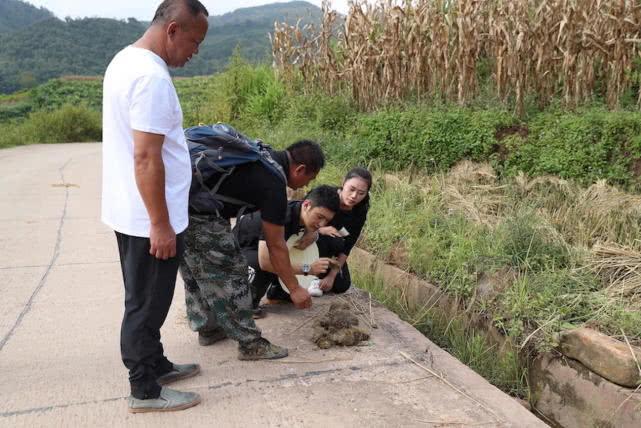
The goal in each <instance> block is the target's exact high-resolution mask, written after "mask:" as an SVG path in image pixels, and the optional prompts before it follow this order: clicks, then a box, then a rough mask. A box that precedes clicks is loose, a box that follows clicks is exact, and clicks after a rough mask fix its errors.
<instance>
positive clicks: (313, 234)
mask: <svg viewBox="0 0 641 428" xmlns="http://www.w3.org/2000/svg"><path fill="white" fill-rule="evenodd" d="M317 240H318V232H317V231H315V230H312V231H305V233H304V234H303V236H301V237H300V238H299V239H298V241H296V242H295V243H294V248H296V249H297V250H304V249H305V248H307V247H309V246H310V245H312V244H313V243H314V242H316V241H317Z"/></svg>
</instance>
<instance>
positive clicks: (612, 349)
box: [350, 248, 641, 428]
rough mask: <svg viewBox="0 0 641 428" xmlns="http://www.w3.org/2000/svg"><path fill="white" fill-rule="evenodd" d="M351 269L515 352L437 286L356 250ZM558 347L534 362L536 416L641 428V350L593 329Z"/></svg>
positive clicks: (577, 425) (577, 424)
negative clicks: (459, 320) (464, 322)
mask: <svg viewBox="0 0 641 428" xmlns="http://www.w3.org/2000/svg"><path fill="white" fill-rule="evenodd" d="M350 269H352V270H357V271H360V272H362V273H367V274H373V275H374V276H375V277H377V278H380V279H381V280H383V281H384V283H385V284H386V285H387V286H391V287H394V288H396V289H398V290H400V292H401V295H402V296H403V298H404V299H405V301H406V304H407V305H408V307H410V308H418V307H421V308H427V307H433V308H437V309H439V310H440V311H442V312H444V313H446V314H448V315H449V316H451V317H454V316H459V317H463V318H464V319H465V318H467V320H468V322H469V323H470V324H471V325H472V326H474V327H475V328H476V329H478V330H479V331H481V332H485V335H486V338H487V340H488V342H489V343H491V344H493V345H495V346H497V348H498V349H500V350H501V351H504V350H506V349H512V348H513V345H512V344H511V343H510V341H509V340H507V339H506V337H505V336H503V335H502V334H501V333H500V332H499V331H498V330H497V329H496V328H495V327H494V326H493V325H492V324H491V321H490V320H488V319H484V318H481V317H479V316H478V315H475V314H473V313H472V312H471V311H470V312H466V311H464V310H463V309H462V308H461V304H460V302H459V301H458V300H457V299H456V298H454V297H452V296H449V295H447V294H446V293H444V292H443V291H442V290H441V289H440V288H438V287H437V286H435V285H433V284H431V283H429V282H427V281H424V280H422V279H420V278H418V277H416V276H415V275H412V274H410V273H408V272H405V271H403V270H401V269H399V268H397V267H395V266H391V265H388V264H385V263H384V262H382V261H380V260H378V259H377V258H376V257H375V256H374V255H372V254H370V253H368V252H366V251H364V250H362V249H359V248H354V249H353V250H352V253H351V256H350ZM560 342H561V346H560V349H559V351H560V352H556V353H555V354H544V355H539V356H538V357H537V358H536V359H535V360H534V361H531V362H530V372H529V383H530V396H531V400H532V402H531V403H530V404H531V405H532V408H533V411H534V412H535V413H538V414H539V415H540V416H541V417H542V418H543V419H544V420H546V421H547V422H548V423H551V424H552V425H557V426H560V427H563V428H585V427H604V428H610V427H612V428H614V427H616V428H619V427H620V428H639V427H641V391H640V390H639V388H637V387H635V385H639V384H640V381H641V368H640V367H639V364H638V363H639V362H640V361H641V350H639V349H638V348H635V347H631V346H628V345H627V344H623V343H621V342H619V341H616V340H615V339H612V338H609V337H607V336H604V335H601V334H600V333H598V332H594V331H593V330H589V329H577V330H573V331H571V332H564V333H563V334H562V335H561V338H560ZM563 353H565V354H567V355H564V354H563ZM633 354H635V355H634V356H633ZM635 357H636V358H635ZM588 367H589V368H588ZM614 381H616V382H618V383H619V384H617V383H615V382H614ZM621 383H623V384H624V385H621Z"/></svg>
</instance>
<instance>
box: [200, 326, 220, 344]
mask: <svg viewBox="0 0 641 428" xmlns="http://www.w3.org/2000/svg"><path fill="white" fill-rule="evenodd" d="M225 339H227V334H226V333H225V331H224V330H223V329H222V328H220V327H219V328H215V329H212V330H201V331H199V332H198V344H199V345H200V346H209V345H213V344H214V343H216V342H220V341H221V340H225Z"/></svg>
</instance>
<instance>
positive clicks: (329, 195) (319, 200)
mask: <svg viewBox="0 0 641 428" xmlns="http://www.w3.org/2000/svg"><path fill="white" fill-rule="evenodd" d="M305 200H307V201H310V202H311V203H312V207H313V208H316V207H322V208H327V209H328V210H330V211H331V212H333V213H337V212H338V210H339V209H340V207H341V199H340V197H339V196H338V187H334V186H327V185H325V184H323V185H320V186H318V187H314V188H313V189H312V190H310V192H309V193H308V194H307V195H306V196H305Z"/></svg>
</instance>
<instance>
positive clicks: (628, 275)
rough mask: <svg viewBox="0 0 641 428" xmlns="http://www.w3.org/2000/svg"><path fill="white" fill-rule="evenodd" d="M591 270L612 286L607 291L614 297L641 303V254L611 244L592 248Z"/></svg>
mask: <svg viewBox="0 0 641 428" xmlns="http://www.w3.org/2000/svg"><path fill="white" fill-rule="evenodd" d="M590 268H591V269H592V270H593V271H594V272H596V273H597V274H598V275H600V276H601V277H603V278H604V280H605V282H606V283H608V284H610V285H609V286H608V287H607V289H606V291H607V292H608V294H609V295H610V296H612V297H618V298H625V299H626V300H628V302H632V301H636V302H640V303H641V252H640V251H637V250H634V249H632V248H629V247H626V246H623V245H618V244H614V243H610V244H597V245H595V246H594V247H592V258H591V261H590Z"/></svg>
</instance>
